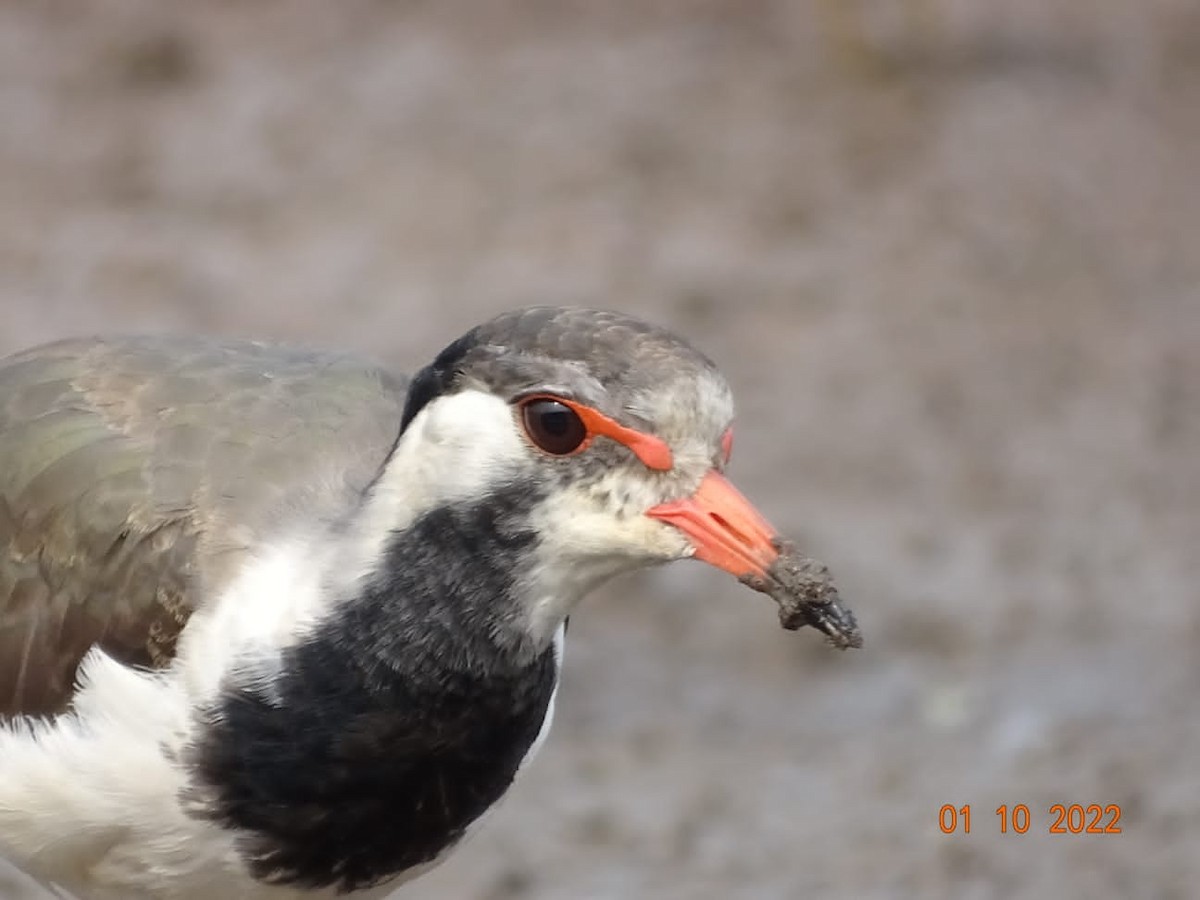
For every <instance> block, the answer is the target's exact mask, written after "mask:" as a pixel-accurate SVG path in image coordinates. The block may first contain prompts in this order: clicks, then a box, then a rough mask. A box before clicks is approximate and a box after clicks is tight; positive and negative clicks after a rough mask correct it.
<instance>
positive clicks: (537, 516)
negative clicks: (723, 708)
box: [376, 308, 778, 638]
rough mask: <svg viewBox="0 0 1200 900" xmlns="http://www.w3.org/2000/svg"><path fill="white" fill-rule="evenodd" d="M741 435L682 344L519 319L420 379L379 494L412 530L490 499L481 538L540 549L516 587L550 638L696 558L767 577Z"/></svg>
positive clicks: (703, 364) (558, 314)
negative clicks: (731, 466) (571, 620)
mask: <svg viewBox="0 0 1200 900" xmlns="http://www.w3.org/2000/svg"><path fill="white" fill-rule="evenodd" d="M732 422H733V401H732V396H731V393H730V389H729V385H728V383H727V382H726V380H725V378H724V376H723V375H722V374H721V373H720V371H719V370H718V369H717V368H716V366H715V365H714V364H713V363H712V362H711V361H710V360H709V359H707V358H706V357H705V356H703V355H702V354H701V353H699V352H698V351H697V350H695V349H694V348H692V347H691V346H690V345H689V344H687V343H686V342H685V341H683V340H682V339H680V338H678V337H676V336H675V335H673V334H671V333H669V332H667V331H664V330H662V329H660V328H657V327H654V326H652V325H648V324H646V323H644V322H641V321H639V320H637V319H633V318H630V317H628V316H624V315H620V314H617V313H613V312H601V311H594V310H584V309H558V308H534V309H526V310H520V311H516V312H511V313H506V314H504V315H501V316H500V317H498V318H496V319H493V320H491V321H490V322H487V323H485V324H483V325H480V326H478V327H476V328H474V329H472V330H471V331H470V332H468V333H467V334H466V335H464V336H463V337H462V338H460V339H459V340H457V341H455V342H454V343H452V344H451V345H450V346H449V347H447V348H446V349H445V350H444V351H443V352H442V353H441V354H440V355H439V356H438V357H437V359H436V360H434V362H433V363H432V364H431V365H430V366H428V367H427V368H425V369H424V370H423V371H421V372H420V373H419V374H418V375H417V377H416V378H415V379H414V381H413V384H412V386H411V388H410V391H409V396H408V402H407V408H406V410H405V413H404V419H403V425H402V431H401V435H400V438H399V440H398V442H397V446H396V449H395V451H394V453H393V456H392V459H391V460H390V461H389V463H388V468H387V470H385V474H384V476H383V477H382V478H381V481H380V483H379V484H377V485H376V491H377V492H380V491H382V492H386V491H388V490H392V491H394V492H396V493H400V494H402V495H403V497H402V500H403V502H402V504H396V505H394V506H393V508H395V506H403V507H404V508H406V509H407V510H409V512H410V514H411V515H412V516H414V517H415V516H417V515H419V514H420V513H421V512H422V511H428V510H431V509H435V508H442V509H444V508H447V507H450V506H454V505H455V504H459V505H473V506H474V508H479V507H480V505H481V504H482V505H483V506H486V505H487V502H488V499H487V498H494V499H495V502H494V504H493V505H494V506H495V507H497V510H498V511H496V512H495V513H494V515H493V516H492V517H484V518H482V519H479V522H480V523H481V525H482V527H486V528H490V529H493V530H495V531H500V532H504V531H505V529H508V530H509V531H510V532H511V533H526V534H530V535H533V536H534V540H533V541H532V545H533V546H532V549H530V550H529V551H528V553H527V555H526V556H525V557H524V562H523V567H522V570H521V571H519V572H518V573H517V577H518V578H519V579H520V582H521V587H522V590H521V591H520V594H521V596H522V597H523V601H522V602H523V603H524V605H525V609H524V613H525V614H526V615H527V620H526V623H525V624H526V627H527V628H528V629H529V631H530V632H531V633H532V634H533V635H535V636H536V637H538V638H547V637H548V635H550V634H552V633H553V630H554V629H555V628H556V627H557V625H558V624H559V623H560V622H561V621H562V619H563V618H564V617H565V616H566V615H567V614H568V613H569V611H570V609H571V607H572V606H573V605H574V604H575V603H576V602H577V601H578V599H580V598H581V597H582V596H583V595H584V594H585V593H586V592H587V591H588V590H590V589H591V588H592V587H594V586H596V585H597V584H598V583H600V582H601V581H603V580H605V579H607V578H608V577H610V576H612V575H615V574H618V573H620V572H622V571H625V570H629V569H632V568H636V567H639V566H643V565H647V564H653V563H660V562H667V561H670V560H675V559H681V558H684V557H696V558H698V559H701V560H704V561H705V562H708V563H711V564H712V565H714V566H716V567H718V568H720V569H723V570H725V571H727V572H729V573H730V574H732V575H734V576H735V577H745V576H750V577H755V576H757V577H760V578H761V577H763V576H765V573H766V571H767V569H768V567H769V566H770V564H771V562H772V561H773V560H774V559H775V557H776V556H777V555H778V550H777V549H776V547H775V546H773V543H772V541H773V538H774V536H775V532H774V529H772V527H771V526H770V525H769V524H768V523H767V522H766V520H765V519H764V518H763V517H762V515H760V514H759V513H758V512H757V511H756V510H755V508H754V507H753V506H752V505H751V504H750V503H749V501H747V500H746V499H745V498H744V497H743V496H742V495H741V494H740V493H739V492H738V491H737V490H736V489H735V488H734V487H733V485H732V484H731V483H730V482H729V481H728V480H727V479H726V477H725V474H724V470H725V467H726V465H727V464H728V462H729V456H730V452H731V449H732V439H733V432H732ZM502 497H503V498H505V499H504V500H503V502H501V501H500V499H499V498H502ZM401 524H403V523H401Z"/></svg>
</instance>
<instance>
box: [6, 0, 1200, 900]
mask: <svg viewBox="0 0 1200 900" xmlns="http://www.w3.org/2000/svg"><path fill="white" fill-rule="evenodd" d="M1198 285H1200V4H1198V3H1196V2H1186V0H1139V2H1136V3H1133V2H1128V0H1092V2H1089V3H1078V2H1074V0H1057V2H1053V0H1008V2H1005V3H1002V4H1001V3H994V2H987V0H886V2H885V0H808V2H802V0H796V2H784V0H776V2H771V0H694V2H687V3H685V2H670V0H658V2H646V0H642V2H634V0H613V2H606V3H600V2H583V0H503V2H500V0H497V2H490V3H466V2H453V0H442V2H416V0H413V2H401V0H392V2H384V0H343V2H339V3H330V2H326V0H290V2H282V0H241V2H236V0H188V2H187V3H182V2H179V3H164V2H162V0H91V2H89V3H86V4H83V3H78V2H70V0H39V2H34V0H4V2H2V3H0V353H7V352H10V351H14V350H17V349H18V348H20V347H23V346H25V345H29V344H33V343H36V342H41V341H46V340H50V339H52V338H56V337H60V336H64V335H67V334H78V333H89V332H98V331H103V332H111V331H130V330H134V331H187V332H197V331H202V332H212V333H219V334H227V335H243V336H262V337H275V338H289V339H295V340H300V341H304V342H308V343H320V344H326V345H333V346H338V347H344V348H357V349H361V350H363V351H366V352H368V353H370V354H373V355H375V356H377V357H379V358H382V359H383V360H385V361H388V362H391V363H394V364H395V365H397V366H399V367H403V368H404V369H409V370H411V369H413V368H415V367H417V366H420V365H422V364H424V363H425V362H427V361H428V360H429V359H430V358H431V357H432V355H433V354H434V353H435V352H436V351H437V350H438V349H440V348H441V347H442V346H443V345H444V344H445V343H447V342H448V341H449V340H450V339H452V338H453V337H455V336H457V335H458V334H459V333H460V332H462V331H463V330H465V329H466V328H467V327H469V326H470V325H472V324H474V323H475V322H477V321H479V320H481V319H483V318H485V317H488V316H491V315H492V314H494V313H496V312H497V311H499V310H502V309H507V308H509V307H512V306H515V305H524V304H529V303H567V304H582V305H596V306H605V307H614V308H617V309H622V310H626V311H629V312H634V313H638V314H641V315H643V316H645V317H648V318H651V319H653V320H656V321H658V322H660V323H663V324H666V325H668V326H671V327H672V328H674V329H676V330H678V331H679V332H681V333H683V334H685V335H687V336H689V337H690V338H691V339H692V340H693V341H694V342H695V343H696V344H698V345H699V346H700V347H702V348H703V349H704V350H706V351H707V352H708V353H709V354H710V355H711V356H713V357H714V358H715V359H716V360H717V361H718V362H719V363H720V364H721V365H722V366H723V367H724V369H725V371H726V372H727V373H728V375H729V376H730V379H731V381H732V382H733V384H734V387H735V391H736V393H737V396H738V402H739V420H738V437H737V448H736V452H735V456H734V466H733V473H734V475H735V477H736V479H737V480H738V481H739V483H740V485H741V486H742V488H743V489H744V491H745V492H746V493H747V494H748V495H749V496H751V497H752V498H754V499H756V500H757V501H758V502H759V503H760V505H761V506H762V508H763V509H764V510H765V512H766V513H767V515H768V517H769V518H771V519H772V520H773V521H774V522H775V523H776V524H777V525H778V526H779V527H780V528H781V529H782V530H783V531H785V532H788V533H791V534H792V535H794V536H796V537H797V538H798V539H799V541H800V542H801V544H802V546H803V547H804V548H805V549H806V550H807V551H809V552H810V553H812V554H813V555H816V556H818V557H820V558H821V559H823V560H825V561H826V562H828V563H829V564H830V565H831V567H832V568H833V570H834V572H835V574H836V575H837V577H838V579H839V582H840V584H841V587H842V591H843V594H844V595H845V596H846V597H847V598H848V599H849V600H850V602H851V605H852V606H853V607H854V609H855V610H856V611H857V613H858V615H859V618H860V621H861V623H862V625H863V628H864V631H865V634H866V640H867V644H866V647H865V648H864V649H863V650H862V651H859V652H848V653H839V652H837V651H834V650H831V649H829V648H827V647H826V646H824V645H823V644H822V642H821V641H820V640H819V639H818V637H817V636H816V635H815V634H814V633H811V632H801V633H799V634H788V633H784V632H782V631H781V630H780V629H779V628H778V625H777V622H776V616H775V610H774V608H773V605H772V604H771V603H769V602H768V601H766V600H764V599H763V598H762V597H759V596H757V595H752V594H750V593H749V592H747V591H745V590H743V589H742V588H740V587H739V586H737V585H736V584H734V583H733V582H732V581H730V580H728V579H723V578H722V577H721V576H720V575H719V574H717V573H715V572H713V571H710V570H708V569H707V568H706V567H702V566H691V565H677V566H673V567H670V568H668V569H664V570H662V571H659V572H655V573H651V574H648V575H646V576H644V577H641V578H639V579H636V580H633V581H626V582H623V583H620V584H618V585H616V586H614V587H613V588H611V589H610V590H606V591H603V592H602V593H601V594H600V595H599V596H597V597H595V598H593V600H592V601H591V602H589V604H588V605H587V606H586V607H585V608H584V609H583V610H582V611H581V612H580V613H579V614H578V615H577V616H576V617H575V618H574V619H573V621H572V626H573V627H572V631H571V638H572V640H571V642H570V645H569V647H568V652H567V663H566V670H565V680H564V684H563V689H562V692H561V694H560V698H559V701H560V702H559V718H558V721H557V725H556V730H555V733H554V734H553V736H552V739H551V741H550V742H549V744H548V746H547V748H546V750H545V751H544V752H543V755H542V756H541V758H540V759H539V760H538V762H537V763H536V764H535V765H534V766H533V767H532V768H531V769H530V770H529V771H528V773H527V775H526V776H525V777H524V779H523V781H522V783H521V784H520V785H519V787H518V788H517V789H516V790H515V791H514V792H513V794H512V795H510V799H509V801H508V802H506V803H505V804H504V805H503V806H502V807H501V808H500V810H499V811H497V812H496V813H494V814H493V815H492V816H491V819H490V821H489V822H488V823H487V825H486V826H485V827H484V828H483V829H482V831H481V832H480V834H479V835H478V837H476V838H475V839H473V840H472V841H471V842H470V843H469V844H468V846H467V847H466V848H465V849H464V850H463V851H462V852H460V853H459V854H458V855H456V856H454V857H453V858H452V860H451V861H450V862H449V863H448V864H447V865H446V866H444V867H443V868H442V869H440V870H439V871H437V872H436V873H435V874H433V875H431V876H429V877H428V878H427V879H424V880H422V881H421V882H419V883H416V884H414V885H413V886H411V887H409V888H407V889H405V890H404V891H402V892H401V895H400V896H401V897H403V898H406V900H434V898H459V897H462V898H479V900H567V898H572V900H574V898H597V900H617V898H665V900H675V898H688V900H691V898H699V900H705V898H730V900H740V898H796V897H835V898H836V897H846V898H892V897H896V898H904V897H947V898H992V897H1029V898H1042V897H1049V896H1067V897H1082V896H1088V897H1132V896H1138V897H1147V898H1190V897H1195V896H1197V890H1198V889H1197V887H1196V885H1197V883H1200V855H1198V854H1197V852H1196V848H1197V847H1198V846H1200V297H1198V287H1197V286H1198ZM1019 803H1024V804H1027V805H1028V806H1029V809H1030V811H1031V814H1032V815H1031V823H1032V827H1031V828H1030V830H1029V832H1028V833H1027V834H1024V835H1016V834H1013V833H1009V834H1007V835H1002V834H1000V828H999V820H998V819H997V818H996V816H995V815H994V810H995V808H996V807H997V806H998V805H1000V804H1007V805H1009V806H1010V807H1011V806H1013V805H1015V804H1019ZM1056 803H1061V804H1072V803H1079V804H1083V805H1086V804H1091V803H1098V804H1102V805H1106V804H1119V805H1120V807H1121V809H1122V811H1123V814H1122V818H1121V821H1120V825H1121V827H1122V828H1123V833H1122V834H1120V835H1086V834H1082V835H1072V834H1066V835H1058V836H1051V835H1048V834H1047V830H1048V826H1049V825H1050V824H1051V822H1052V819H1053V817H1051V816H1050V815H1049V814H1048V809H1049V807H1050V805H1052V804H1056ZM944 804H952V805H954V806H955V807H961V806H962V805H964V804H970V806H971V808H972V823H971V825H972V827H971V833H970V834H969V835H968V834H963V833H961V831H962V827H961V822H960V825H959V833H956V834H951V835H946V834H943V833H942V832H941V831H940V830H939V827H938V813H939V810H940V808H941V807H942V806H943V805H944ZM2 877H3V876H0V878H2ZM0 890H7V891H9V892H10V893H9V894H8V896H12V893H11V892H12V891H15V890H16V889H15V888H7V889H3V888H0Z"/></svg>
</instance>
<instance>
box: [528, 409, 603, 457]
mask: <svg viewBox="0 0 1200 900" xmlns="http://www.w3.org/2000/svg"><path fill="white" fill-rule="evenodd" d="M521 413H522V418H523V420H524V423H525V430H526V432H528V433H529V439H530V440H532V441H533V442H534V443H535V444H537V445H538V446H539V447H540V448H541V449H542V450H545V451H546V452H547V453H553V454H554V455H555V456H564V455H566V454H568V453H572V452H574V451H575V450H578V449H579V446H580V444H582V443H583V442H584V440H585V439H586V438H587V428H586V427H585V426H584V424H583V421H582V420H581V419H580V418H579V416H578V415H576V413H575V411H574V410H573V409H571V408H570V407H569V406H567V405H566V404H565V403H559V402H558V401H557V400H533V401H530V402H529V403H526V404H525V406H524V407H523V408H522V410H521Z"/></svg>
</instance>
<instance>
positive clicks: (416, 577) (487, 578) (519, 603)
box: [341, 486, 553, 672]
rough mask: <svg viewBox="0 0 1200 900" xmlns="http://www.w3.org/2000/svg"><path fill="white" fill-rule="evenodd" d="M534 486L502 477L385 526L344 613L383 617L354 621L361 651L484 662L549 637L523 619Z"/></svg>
mask: <svg viewBox="0 0 1200 900" xmlns="http://www.w3.org/2000/svg"><path fill="white" fill-rule="evenodd" d="M539 500H540V496H539V495H538V494H537V493H536V492H535V491H531V490H529V489H528V488H527V487H516V486H512V487H505V488H500V489H496V490H493V491H490V492H488V493H486V494H484V495H483V496H480V497H477V498H473V499H471V500H464V501H452V502H445V503H442V504H440V505H436V506H434V507H433V508H431V509H429V510H427V511H425V512H422V513H420V514H418V515H416V516H415V517H414V518H413V519H412V520H411V521H410V522H408V524H407V525H406V526H405V527H403V528H393V529H391V530H390V531H389V532H387V534H386V537H385V539H384V540H383V541H382V542H381V544H380V546H379V550H378V553H377V556H376V558H375V561H374V562H373V564H370V565H368V566H367V567H366V568H365V574H363V575H361V576H359V577H358V578H357V580H356V584H355V586H354V588H353V590H352V592H351V597H350V599H349V600H348V601H347V602H346V603H345V604H344V605H343V607H342V613H341V614H342V615H346V616H352V617H357V618H364V617H370V618H372V619H373V620H374V621H375V623H376V624H378V625H380V626H382V627H378V628H374V629H371V630H367V629H364V628H362V627H355V628H354V629H353V631H354V633H355V634H356V635H357V636H358V638H359V639H360V640H362V642H363V643H362V646H361V647H359V648H357V649H358V650H359V651H360V652H361V653H362V654H363V656H364V657H369V658H374V659H377V660H380V661H387V660H393V659H396V658H399V657H403V658H405V659H413V658H414V657H421V658H427V659H428V660H429V661H431V663H432V662H436V664H437V665H439V666H449V667H453V668H458V669H463V670H469V671H472V672H487V671H493V670H503V669H506V668H509V667H511V666H513V665H524V664H527V663H529V662H530V661H531V660H533V659H534V658H536V657H537V656H538V655H539V654H541V653H542V652H544V651H545V650H546V649H547V647H548V646H549V645H550V641H551V640H552V639H553V629H551V630H550V632H549V633H547V634H543V633H541V632H536V633H535V632H533V631H531V630H530V628H529V620H528V615H527V609H528V605H529V601H528V594H529V592H530V591H531V590H536V588H535V586H534V585H532V584H531V583H530V580H529V577H528V576H529V573H530V572H532V571H534V570H535V569H536V568H537V566H536V560H537V557H538V550H539V539H538V534H537V531H536V530H535V529H534V528H533V526H532V524H531V511H532V509H533V508H534V506H535V505H536V504H537V503H538V502H539Z"/></svg>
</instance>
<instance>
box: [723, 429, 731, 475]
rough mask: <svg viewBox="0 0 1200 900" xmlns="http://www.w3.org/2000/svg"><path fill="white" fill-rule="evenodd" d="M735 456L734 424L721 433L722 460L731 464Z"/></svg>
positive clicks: (726, 463)
mask: <svg viewBox="0 0 1200 900" xmlns="http://www.w3.org/2000/svg"><path fill="white" fill-rule="evenodd" d="M732 456H733V426H732V425H730V426H729V427H728V428H726V429H725V433H724V434H723V435H721V462H722V463H723V464H725V465H729V460H730V458H731V457H732Z"/></svg>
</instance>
